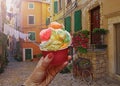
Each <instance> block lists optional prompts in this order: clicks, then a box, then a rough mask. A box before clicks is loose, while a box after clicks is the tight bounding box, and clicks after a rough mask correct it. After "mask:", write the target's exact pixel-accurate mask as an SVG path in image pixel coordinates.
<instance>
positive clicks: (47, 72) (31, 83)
mask: <svg viewBox="0 0 120 86" xmlns="http://www.w3.org/2000/svg"><path fill="white" fill-rule="evenodd" d="M53 58H54V56H53V54H52V53H50V54H48V55H47V56H46V57H45V58H44V57H42V58H41V59H40V61H39V62H38V64H37V66H36V68H35V69H34V71H33V73H32V74H31V76H30V77H29V78H28V79H27V80H26V81H25V83H24V84H25V86H47V85H48V84H49V83H50V82H51V81H52V80H53V78H54V77H55V75H56V74H57V73H58V72H60V71H61V70H62V69H63V68H64V67H65V66H66V65H67V64H68V61H69V60H70V59H71V56H68V61H66V62H64V63H63V64H61V65H58V66H52V65H50V62H51V61H52V59H53Z"/></svg>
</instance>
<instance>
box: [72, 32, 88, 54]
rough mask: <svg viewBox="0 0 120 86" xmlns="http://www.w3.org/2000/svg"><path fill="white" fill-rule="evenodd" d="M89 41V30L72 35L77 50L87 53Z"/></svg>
mask: <svg viewBox="0 0 120 86" xmlns="http://www.w3.org/2000/svg"><path fill="white" fill-rule="evenodd" d="M88 42H89V31H87V30H81V31H79V32H75V33H74V34H73V37H72V44H73V47H74V48H75V50H76V52H80V53H86V52H87V48H88Z"/></svg>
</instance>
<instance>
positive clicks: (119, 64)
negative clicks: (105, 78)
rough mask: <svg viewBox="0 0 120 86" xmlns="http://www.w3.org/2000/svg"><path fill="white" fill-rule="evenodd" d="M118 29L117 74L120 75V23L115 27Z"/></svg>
mask: <svg viewBox="0 0 120 86" xmlns="http://www.w3.org/2000/svg"><path fill="white" fill-rule="evenodd" d="M115 28H116V74H117V75H120V23H119V24H116V25H115Z"/></svg>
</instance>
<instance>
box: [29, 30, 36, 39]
mask: <svg viewBox="0 0 120 86" xmlns="http://www.w3.org/2000/svg"><path fill="white" fill-rule="evenodd" d="M30 33H35V39H34V40H31V39H30V38H29V37H28V40H29V41H36V32H35V31H29V32H28V34H30Z"/></svg>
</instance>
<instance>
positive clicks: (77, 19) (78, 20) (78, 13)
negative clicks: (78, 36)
mask: <svg viewBox="0 0 120 86" xmlns="http://www.w3.org/2000/svg"><path fill="white" fill-rule="evenodd" d="M81 16H82V12H81V10H78V11H75V13H74V21H75V22H74V30H75V32H77V31H79V30H81V29H82V17H81Z"/></svg>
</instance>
